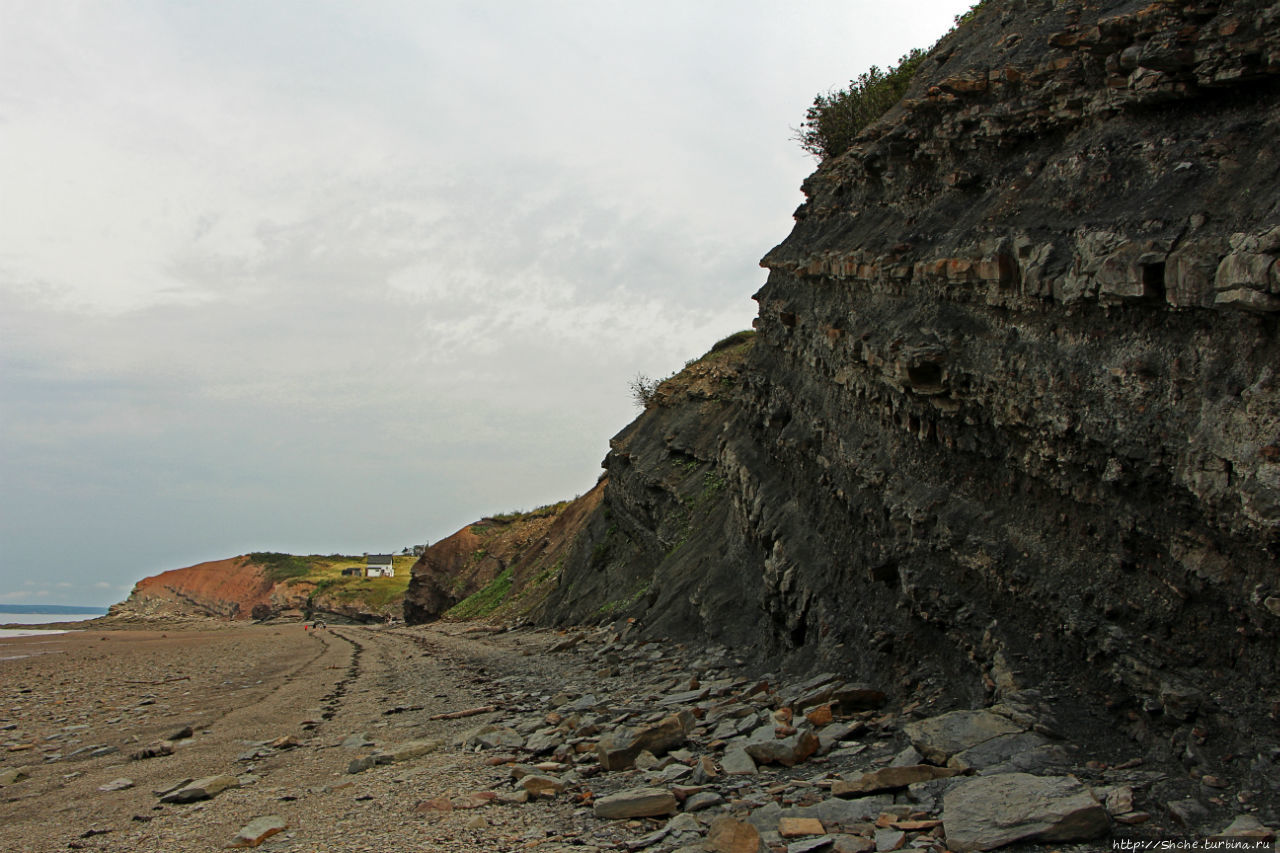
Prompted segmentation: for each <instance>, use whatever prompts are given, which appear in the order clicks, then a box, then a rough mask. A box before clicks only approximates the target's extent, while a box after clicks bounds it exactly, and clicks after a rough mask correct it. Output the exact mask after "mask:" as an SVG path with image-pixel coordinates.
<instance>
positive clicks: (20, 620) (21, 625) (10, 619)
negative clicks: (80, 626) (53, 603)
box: [0, 613, 102, 639]
mask: <svg viewBox="0 0 1280 853" xmlns="http://www.w3.org/2000/svg"><path fill="white" fill-rule="evenodd" d="M101 615H102V614H101V613H0V625H9V626H10V627H8V628H0V639H4V638H5V637H30V636H33V635H37V634H61V633H63V632H62V631H59V630H53V629H49V628H39V627H35V626H39V625H48V624H49V623H51V622H84V621H86V620H88V619H97V618H98V617H99V616H101ZM27 625H31V626H33V627H30V628H28V627H25V626H27Z"/></svg>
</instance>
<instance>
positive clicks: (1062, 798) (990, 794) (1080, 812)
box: [942, 773, 1111, 851]
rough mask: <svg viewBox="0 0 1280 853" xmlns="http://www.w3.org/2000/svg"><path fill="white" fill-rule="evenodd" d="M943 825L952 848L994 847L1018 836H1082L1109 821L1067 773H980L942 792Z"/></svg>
mask: <svg viewBox="0 0 1280 853" xmlns="http://www.w3.org/2000/svg"><path fill="white" fill-rule="evenodd" d="M942 825H943V828H944V830H945V831H946V836H947V847H948V848H949V849H952V850H958V851H969V850H993V849H995V848H997V847H1003V846H1004V845H1006V844H1013V843H1014V842H1017V841H1086V840H1088V839H1091V838H1097V837H1098V836H1100V835H1103V834H1104V833H1106V832H1107V830H1108V829H1109V828H1110V825H1111V822H1110V820H1109V818H1108V817H1107V810H1106V809H1105V808H1103V806H1102V804H1101V803H1099V802H1098V801H1097V799H1096V798H1095V797H1094V796H1093V794H1092V793H1090V791H1089V789H1088V788H1086V787H1085V786H1084V785H1082V784H1081V783H1080V782H1079V781H1078V780H1077V779H1075V778H1074V777H1071V776H1057V777H1042V776H1031V775H1029V774H1026V773H1005V774H1002V775H998V776H979V777H977V778H974V779H970V780H968V781H965V782H962V783H960V784H958V785H956V786H955V787H953V788H951V789H950V790H949V791H947V793H946V795H945V796H944V797H943V807H942Z"/></svg>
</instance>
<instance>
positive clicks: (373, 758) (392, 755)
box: [347, 740, 440, 773]
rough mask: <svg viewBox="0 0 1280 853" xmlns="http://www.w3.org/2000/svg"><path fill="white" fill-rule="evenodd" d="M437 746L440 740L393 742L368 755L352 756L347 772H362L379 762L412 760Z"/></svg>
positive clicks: (392, 762)
mask: <svg viewBox="0 0 1280 853" xmlns="http://www.w3.org/2000/svg"><path fill="white" fill-rule="evenodd" d="M439 748H440V741H438V740H410V741H405V742H404V743H399V744H393V745H390V746H387V747H385V748H383V749H380V750H378V751H377V752H374V753H371V754H369V755H365V756H361V757H360V758H353V759H352V760H351V761H350V762H348V764H347V772H348V773H363V772H364V771H365V770H368V769H369V768H370V767H374V766H376V765H379V764H398V763H400V762H402V761H412V760H413V759H415V758H421V757H422V756H424V755H428V754H430V753H432V752H435V751H436V750H438V749H439Z"/></svg>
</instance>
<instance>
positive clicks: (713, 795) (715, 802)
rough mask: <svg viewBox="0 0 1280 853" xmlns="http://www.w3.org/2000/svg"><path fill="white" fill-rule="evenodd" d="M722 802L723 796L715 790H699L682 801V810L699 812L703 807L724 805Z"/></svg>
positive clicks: (723, 801)
mask: <svg viewBox="0 0 1280 853" xmlns="http://www.w3.org/2000/svg"><path fill="white" fill-rule="evenodd" d="M724 803H725V799H724V797H722V796H720V794H719V793H717V792H716V791H699V792H698V793H696V794H694V795H693V796H691V797H689V799H687V800H685V801H684V810H685V811H687V812H700V811H702V810H703V809H709V808H713V807H715V806H720V805H724Z"/></svg>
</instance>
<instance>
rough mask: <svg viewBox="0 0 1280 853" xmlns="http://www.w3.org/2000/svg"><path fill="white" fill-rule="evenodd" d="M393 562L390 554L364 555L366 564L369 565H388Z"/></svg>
mask: <svg viewBox="0 0 1280 853" xmlns="http://www.w3.org/2000/svg"><path fill="white" fill-rule="evenodd" d="M393 562H394V561H393V560H392V559H391V555H390V554H369V555H368V556H367V557H365V563H366V565H370V566H390V565H391V564H392V563H393Z"/></svg>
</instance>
